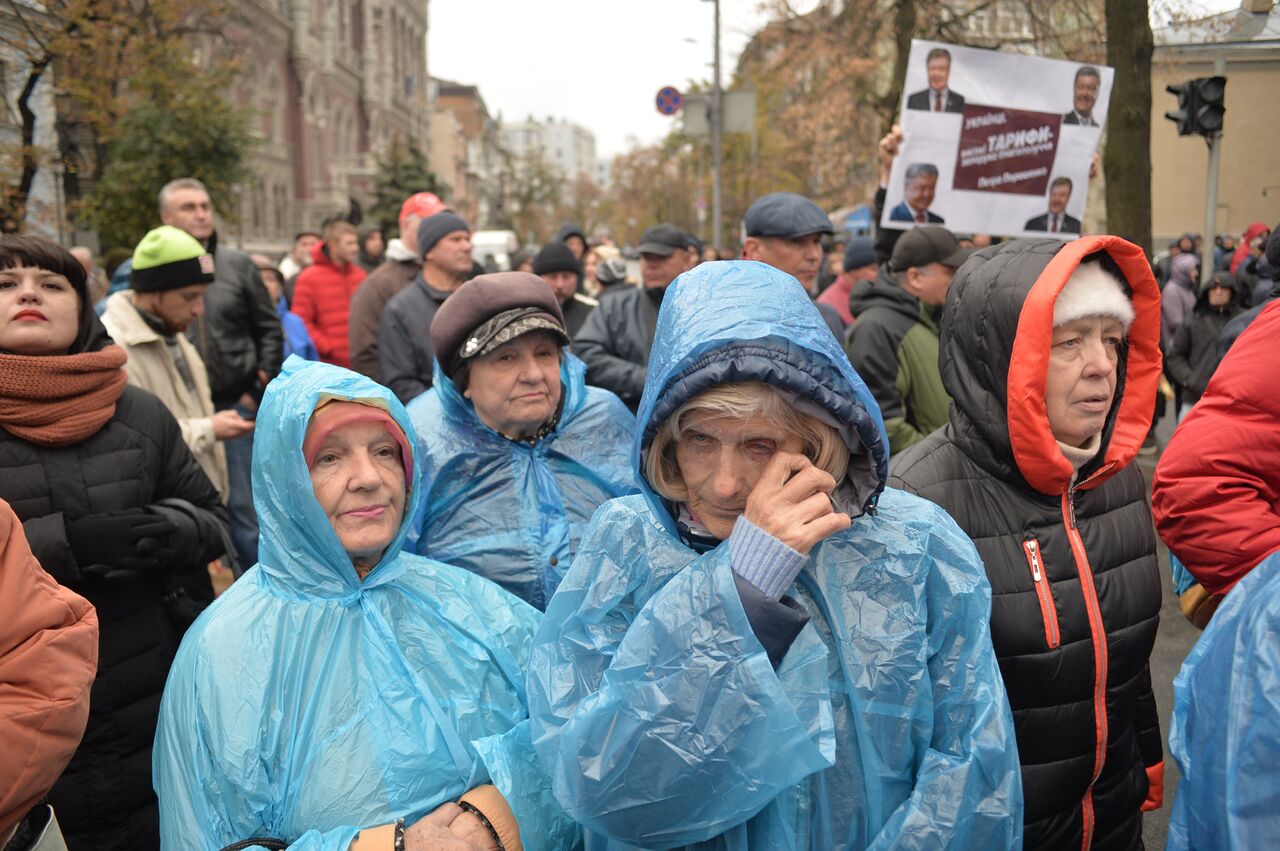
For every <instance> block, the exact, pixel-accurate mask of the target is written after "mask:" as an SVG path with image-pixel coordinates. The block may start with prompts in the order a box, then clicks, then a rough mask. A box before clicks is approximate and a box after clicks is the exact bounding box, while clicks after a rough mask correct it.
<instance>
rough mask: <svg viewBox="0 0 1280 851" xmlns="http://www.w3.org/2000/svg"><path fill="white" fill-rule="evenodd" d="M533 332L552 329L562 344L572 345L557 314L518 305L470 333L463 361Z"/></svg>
mask: <svg viewBox="0 0 1280 851" xmlns="http://www.w3.org/2000/svg"><path fill="white" fill-rule="evenodd" d="M530 331H548V332H550V333H551V335H552V336H554V337H556V338H557V340H558V341H559V342H560V344H561V345H563V346H567V345H569V335H568V334H567V333H565V330H564V325H563V324H561V323H560V322H559V321H558V320H557V319H556V318H555V317H554V316H552V315H551V314H549V313H546V312H545V311H543V310H541V309H540V308H537V307H516V308H513V309H511V310H504V311H503V312H502V313H499V314H498V315H497V316H494V317H493V318H492V319H490V320H488V321H487V322H485V323H484V324H483V325H481V326H480V327H479V328H476V329H475V330H474V331H472V332H471V333H470V334H468V335H467V339H466V340H464V341H463V343H462V346H461V347H460V348H459V349H458V357H459V358H461V359H462V360H470V359H472V358H478V357H483V356H484V355H487V354H489V352H491V351H493V350H494V349H496V348H498V346H501V345H503V344H504V343H509V342H511V341H512V340H514V339H515V338H516V337H520V336H522V335H524V334H528V333H529V332H530Z"/></svg>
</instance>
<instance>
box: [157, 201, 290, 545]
mask: <svg viewBox="0 0 1280 851" xmlns="http://www.w3.org/2000/svg"><path fill="white" fill-rule="evenodd" d="M159 200H160V220H161V221H162V222H163V223H164V224H166V225H173V226H174V227H178V228H181V229H182V230H185V231H186V232H187V233H189V234H191V235H192V236H194V237H195V238H196V239H197V240H199V241H200V242H201V243H202V244H203V245H204V246H205V249H206V250H207V251H208V252H209V253H210V254H212V255H213V284H212V285H211V286H210V287H209V290H208V292H206V293H205V294H204V314H203V315H202V316H199V317H197V318H196V321H195V322H193V323H191V325H190V326H189V327H188V328H187V339H189V340H190V341H191V342H192V343H193V344H195V347H196V350H197V351H199V352H200V358H201V360H203V361H204V365H205V369H206V370H207V371H208V373H209V392H210V394H211V395H212V396H213V406H214V408H216V409H217V410H219V411H224V410H226V409H228V408H235V409H236V410H237V412H238V413H239V414H240V416H242V417H244V418H246V419H253V417H254V416H255V415H256V414H257V410H258V400H260V399H261V398H262V391H263V389H264V388H265V387H266V386H267V382H268V381H270V380H271V379H272V378H274V377H275V375H276V373H278V372H279V371H280V364H281V361H282V359H283V355H284V331H282V330H281V327H280V317H279V316H278V315H277V314H276V308H275V305H274V304H272V303H271V296H270V295H269V294H268V293H267V288H266V286H265V285H264V284H263V283H262V274H261V273H260V272H259V271H258V267H257V266H256V265H254V262H253V261H252V260H250V259H249V256H248V255H247V254H242V253H240V252H239V251H235V250H234V249H231V248H228V247H226V246H223V245H219V244H218V233H217V231H216V230H214V221H213V203H212V202H211V201H210V200H209V192H208V190H206V189H205V187H204V184H202V183H201V182H200V181H198V180H195V179H194V178H189V177H187V178H181V179H179V180H173V181H170V182H169V183H167V184H165V186H164V188H163V189H161V190H160V199H159ZM224 447H225V448H226V452H227V477H228V480H229V482H230V490H229V491H228V493H227V510H228V511H229V512H230V513H231V537H232V540H233V541H234V542H235V548H236V557H237V559H238V560H239V562H240V565H241V567H242V568H244V569H248V568H249V567H251V566H253V565H254V564H255V563H256V562H257V561H258V517H257V515H256V514H255V513H254V510H253V475H252V468H253V432H249V433H248V434H246V435H244V436H243V437H237V438H235V439H233V440H228V441H226V443H225V444H224Z"/></svg>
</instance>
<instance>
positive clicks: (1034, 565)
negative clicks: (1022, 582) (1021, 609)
mask: <svg viewBox="0 0 1280 851" xmlns="http://www.w3.org/2000/svg"><path fill="white" fill-rule="evenodd" d="M1022 554H1023V555H1024V556H1026V557H1027V566H1028V567H1030V568H1031V581H1032V582H1033V583H1035V589H1036V600H1038V601H1039V602H1040V618H1041V620H1043V621H1044V640H1045V643H1046V644H1048V645H1049V649H1050V650H1054V649H1056V648H1057V647H1058V646H1059V645H1060V644H1062V636H1061V635H1060V634H1059V632H1058V610H1057V609H1056V608H1055V607H1054V605H1053V593H1052V591H1051V590H1050V589H1049V577H1048V575H1047V574H1046V573H1045V570H1044V557H1043V553H1042V551H1041V549H1040V542H1039V541H1038V540H1036V536H1035V535H1034V534H1033V533H1032V532H1031V530H1027V536H1026V538H1025V539H1023V541H1022Z"/></svg>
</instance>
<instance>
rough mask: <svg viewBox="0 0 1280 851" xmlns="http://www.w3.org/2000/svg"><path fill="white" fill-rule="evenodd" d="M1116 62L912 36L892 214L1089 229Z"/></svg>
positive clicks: (993, 226) (1000, 230) (1026, 227)
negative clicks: (1092, 185)
mask: <svg viewBox="0 0 1280 851" xmlns="http://www.w3.org/2000/svg"><path fill="white" fill-rule="evenodd" d="M1112 79H1113V72H1112V69H1111V68H1109V67H1107V66H1105V65H1089V64H1083V63H1080V62H1063V61H1061V60H1057V59H1044V58H1041V57H1039V56H1023V55H1020V54H1014V53H998V52H996V51H992V50H981V49H978V48H972V47H958V46H955V45H948V44H940V43H938V42H933V41H919V40H912V42H911V55H910V58H909V60H908V63H907V77H906V82H905V84H904V86H903V103H902V114H901V118H900V123H901V125H902V131H903V142H902V145H901V148H900V149H899V152H898V156H897V158H896V159H895V160H894V163H893V173H892V176H891V177H890V180H889V185H888V187H887V194H886V199H885V205H884V215H883V216H882V218H881V222H880V224H881V226H883V227H887V228H896V229H906V228H911V227H916V226H917V225H925V224H941V225H945V226H946V227H948V228H949V229H951V230H952V231H955V232H958V233H990V234H999V235H1008V236H1013V235H1030V234H1035V235H1048V236H1059V237H1061V238H1063V239H1071V238H1074V237H1075V236H1076V235H1078V234H1079V233H1080V230H1081V225H1080V222H1081V220H1082V219H1083V218H1084V203H1085V196H1086V195H1087V194H1088V192H1087V188H1088V180H1089V165H1090V162H1091V161H1092V159H1093V154H1094V151H1095V150H1097V147H1098V138H1099V136H1101V134H1102V126H1103V124H1104V123H1105V121H1106V116H1107V106H1108V105H1109V104H1110V101H1111V83H1112Z"/></svg>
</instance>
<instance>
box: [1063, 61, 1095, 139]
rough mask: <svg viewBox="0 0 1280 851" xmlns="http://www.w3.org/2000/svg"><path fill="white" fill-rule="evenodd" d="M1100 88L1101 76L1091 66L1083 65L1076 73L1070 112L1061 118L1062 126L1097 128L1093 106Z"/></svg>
mask: <svg viewBox="0 0 1280 851" xmlns="http://www.w3.org/2000/svg"><path fill="white" fill-rule="evenodd" d="M1100 88H1102V75H1101V74H1099V73H1098V69H1097V68H1094V67H1093V66H1092V65H1083V66H1081V67H1080V69H1079V70H1077V71H1076V81H1075V86H1074V89H1075V91H1074V92H1073V96H1072V108H1071V111H1070V112H1068V113H1066V114H1065V115H1063V116H1062V123H1063V124H1076V125H1079V126H1080V127H1097V126H1098V122H1097V121H1095V120H1094V118H1093V105H1094V104H1095V103H1097V102H1098V90H1099V89H1100Z"/></svg>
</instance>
